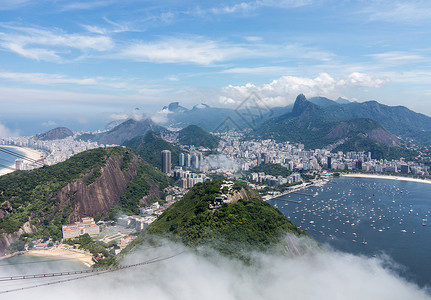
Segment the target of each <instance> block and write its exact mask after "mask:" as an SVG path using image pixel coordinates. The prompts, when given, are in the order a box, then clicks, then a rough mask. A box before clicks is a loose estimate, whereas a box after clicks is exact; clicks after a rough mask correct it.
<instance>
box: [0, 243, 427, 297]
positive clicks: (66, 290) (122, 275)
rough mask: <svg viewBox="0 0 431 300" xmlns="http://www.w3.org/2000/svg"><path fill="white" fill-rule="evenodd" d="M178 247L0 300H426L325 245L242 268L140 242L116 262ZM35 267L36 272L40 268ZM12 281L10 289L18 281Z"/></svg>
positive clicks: (362, 260) (262, 257)
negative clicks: (109, 270)
mask: <svg viewBox="0 0 431 300" xmlns="http://www.w3.org/2000/svg"><path fill="white" fill-rule="evenodd" d="M181 251H184V253H182V254H180V255H178V256H175V257H173V258H171V259H169V260H165V261H161V262H157V263H154V264H149V265H144V266H140V267H135V268H130V269H125V270H122V271H117V272H114V273H110V274H105V275H100V276H95V277H90V278H85V279H82V280H78V281H72V282H70V283H65V284H60V285H52V286H48V287H42V288H38V289H35V290H29V291H21V292H15V293H11V294H4V295H2V300H12V299H27V298H29V297H33V296H34V295H35V294H36V293H37V294H39V295H43V297H44V299H47V300H49V299H58V297H59V295H61V298H62V299H65V300H68V299H79V298H89V299H91V298H101V299H123V298H129V299H137V298H142V297H144V298H148V299H162V300H168V299H208V300H211V299H217V300H219V299H224V300H230V299H244V300H249V299H274V300H276V299H304V300H308V299H313V300H314V299H323V300H325V299H331V300H334V299H335V300H337V299H349V300H356V299H361V300H362V299H370V300H373V299H392V300H397V299H400V300H401V299H402V300H405V299H415V300H421V299H430V297H429V295H428V294H426V292H425V291H424V290H421V289H420V288H419V287H417V286H416V285H414V284H412V283H409V282H407V281H405V280H403V279H402V278H400V277H398V276H397V275H395V274H394V273H393V272H392V271H390V270H388V269H386V268H384V267H383V264H384V262H383V261H382V260H379V259H376V258H366V257H361V256H354V255H350V254H346V253H340V252H335V251H332V250H322V251H315V252H310V253H307V254H304V255H299V256H293V257H286V256H275V255H268V254H256V255H255V257H254V259H255V261H256V263H255V264H254V265H251V266H247V265H244V264H242V263H240V262H238V261H235V260H230V259H227V258H224V257H221V256H218V255H217V254H213V255H211V256H205V257H204V256H201V255H197V254H196V253H194V252H192V251H191V250H188V249H182V247H181V246H178V245H173V244H165V245H164V246H162V247H159V248H149V247H146V248H145V247H143V248H142V249H140V250H138V251H136V252H135V253H134V254H132V255H131V256H129V257H127V258H126V261H125V262H124V263H126V264H129V263H138V262H142V261H146V260H149V259H153V258H155V257H167V256H170V255H172V254H176V253H180V252H181ZM35 269H36V268H35ZM37 269H38V270H39V271H40V270H41V268H40V267H38V268H37ZM3 270H4V269H3ZM3 270H0V275H1V276H5V275H6V274H5V273H3ZM27 270H28V268H27ZM51 271H53V270H51ZM57 271H58V269H57ZM15 273H16V272H15ZM42 280H43V279H42ZM38 282H41V280H39V281H37V283H38ZM45 282H46V281H45ZM32 283H33V284H34V281H33V282H32ZM8 284H10V283H6V284H5V283H1V284H0V290H6V289H8V288H11V287H10V286H8ZM17 284H18V285H14V286H13V287H17V286H18V287H19V286H22V284H23V283H17ZM26 284H28V283H26ZM5 285H6V286H5Z"/></svg>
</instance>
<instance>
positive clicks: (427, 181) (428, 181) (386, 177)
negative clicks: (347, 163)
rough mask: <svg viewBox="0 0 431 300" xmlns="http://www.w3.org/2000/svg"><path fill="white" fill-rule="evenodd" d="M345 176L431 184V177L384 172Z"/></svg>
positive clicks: (344, 175)
mask: <svg viewBox="0 0 431 300" xmlns="http://www.w3.org/2000/svg"><path fill="white" fill-rule="evenodd" d="M341 176H343V177H357V178H375V179H389V180H401V181H412V182H419V183H428V184H431V180H429V179H419V178H412V177H404V176H393V175H383V174H360V173H357V174H353V173H352V174H341Z"/></svg>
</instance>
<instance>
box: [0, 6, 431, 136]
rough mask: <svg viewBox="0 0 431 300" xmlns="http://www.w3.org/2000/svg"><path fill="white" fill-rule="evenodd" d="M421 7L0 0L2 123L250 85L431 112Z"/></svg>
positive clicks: (17, 127)
mask: <svg viewBox="0 0 431 300" xmlns="http://www.w3.org/2000/svg"><path fill="white" fill-rule="evenodd" d="M430 15H431V3H429V1H409V2H406V1H372V0H371V1H360V0H359V1H329V0H328V1H327V0H320V1H314V0H296V1H293V0H284V1H272V0H258V1H242V2H241V1H237V2H235V1H220V2H200V1H181V2H179V1H170V0H167V1H134V0H122V1H115V0H108V1H105V0H99V1H82V2H79V1H66V0H57V1H49V0H46V1H26V0H0V61H1V64H0V101H1V107H2V109H1V110H0V136H4V135H8V134H24V133H26V132H27V131H26V130H24V129H23V126H24V125H25V124H27V125H26V126H30V127H32V128H42V129H43V128H44V127H46V128H47V129H49V128H50V127H54V126H56V125H67V124H80V126H75V128H73V129H86V128H90V127H91V126H95V125H94V124H96V123H97V122H96V121H100V122H99V123H100V124H102V123H104V122H107V121H109V120H113V119H116V118H122V117H124V115H125V114H127V113H128V112H129V111H131V110H133V109H134V108H135V107H138V108H140V109H141V110H142V111H145V112H148V113H155V112H157V111H158V110H160V109H161V108H162V107H163V106H164V105H166V104H168V103H169V102H173V101H179V102H180V103H181V104H183V105H184V106H186V107H191V106H193V105H194V104H197V103H200V102H203V103H207V104H209V105H212V106H218V107H232V108H235V107H236V106H237V105H238V104H239V103H240V102H241V101H242V100H243V99H245V98H246V97H247V96H248V95H249V94H250V93H251V92H255V93H257V94H258V95H259V96H260V97H261V98H262V99H263V100H264V101H265V102H266V103H267V104H268V105H270V106H284V105H288V104H290V103H292V102H293V101H294V99H295V97H296V95H297V94H299V93H304V94H305V95H306V96H307V97H312V96H317V95H319V96H326V97H329V98H332V99H336V98H338V97H345V98H347V99H352V100H356V101H366V100H377V101H379V102H381V103H384V104H387V105H404V106H407V107H409V108H411V109H413V110H415V111H417V112H421V113H425V114H427V115H431V101H430V100H431V68H430V66H431V54H430V53H431V39H430V38H429V36H431V26H430V25H431V19H430V18H429V16H430ZM99 123H98V124H99ZM70 126H73V125H70Z"/></svg>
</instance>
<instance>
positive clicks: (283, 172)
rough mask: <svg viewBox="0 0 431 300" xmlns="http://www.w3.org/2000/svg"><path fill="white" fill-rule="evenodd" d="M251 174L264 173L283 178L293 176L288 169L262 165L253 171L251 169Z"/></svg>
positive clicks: (276, 165)
mask: <svg viewBox="0 0 431 300" xmlns="http://www.w3.org/2000/svg"><path fill="white" fill-rule="evenodd" d="M250 172H251V173H259V172H264V173H265V174H266V175H272V176H283V177H287V176H290V175H291V174H292V171H290V170H289V169H287V168H286V167H283V166H282V165H279V164H272V163H268V164H261V165H260V166H256V167H254V168H252V169H250Z"/></svg>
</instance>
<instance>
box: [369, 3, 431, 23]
mask: <svg viewBox="0 0 431 300" xmlns="http://www.w3.org/2000/svg"><path fill="white" fill-rule="evenodd" d="M365 12H366V13H368V14H369V15H370V19H371V20H373V21H386V22H405V23H412V24H417V23H418V21H422V20H425V21H429V16H430V15H431V5H430V2H429V1H426V0H425V1H423V0H419V1H418V0H413V1H396V2H394V1H378V2H375V1H374V2H371V3H370V7H368V8H366V9H365Z"/></svg>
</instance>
